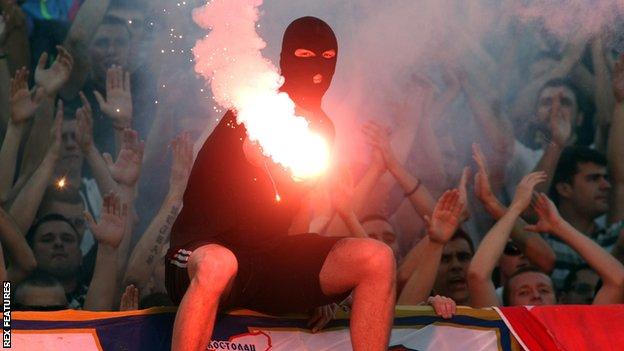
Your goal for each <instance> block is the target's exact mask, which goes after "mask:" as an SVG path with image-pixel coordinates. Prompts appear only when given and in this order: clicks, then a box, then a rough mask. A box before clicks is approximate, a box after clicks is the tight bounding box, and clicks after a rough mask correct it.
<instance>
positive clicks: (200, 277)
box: [188, 244, 238, 290]
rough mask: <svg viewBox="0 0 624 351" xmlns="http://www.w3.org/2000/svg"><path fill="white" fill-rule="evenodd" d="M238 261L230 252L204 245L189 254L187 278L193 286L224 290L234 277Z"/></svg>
mask: <svg viewBox="0 0 624 351" xmlns="http://www.w3.org/2000/svg"><path fill="white" fill-rule="evenodd" d="M237 271H238V261H237V260H236V256H234V254H233V253H232V251H230V250H228V249H226V248H225V247H223V246H220V245H214V244H211V245H205V246H202V247H199V248H197V249H196V250H195V251H193V253H192V254H191V257H190V258H189V264H188V273H189V278H190V279H191V282H192V283H193V284H199V285H200V286H206V287H212V288H216V289H219V290H222V289H225V287H226V286H227V285H228V284H229V283H230V281H231V280H233V279H234V277H236V272H237Z"/></svg>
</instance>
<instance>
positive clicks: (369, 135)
mask: <svg viewBox="0 0 624 351" xmlns="http://www.w3.org/2000/svg"><path fill="white" fill-rule="evenodd" d="M362 132H363V133H364V135H365V136H366V139H367V142H368V144H370V145H371V146H372V147H373V148H374V150H377V151H378V152H379V153H380V154H381V156H382V158H383V160H384V162H385V164H386V166H388V165H389V164H390V163H392V162H395V161H396V157H395V155H394V151H393V150H392V145H391V144H390V130H389V129H388V128H386V127H383V126H381V125H380V124H378V123H376V122H374V121H368V122H366V123H364V125H363V126H362Z"/></svg>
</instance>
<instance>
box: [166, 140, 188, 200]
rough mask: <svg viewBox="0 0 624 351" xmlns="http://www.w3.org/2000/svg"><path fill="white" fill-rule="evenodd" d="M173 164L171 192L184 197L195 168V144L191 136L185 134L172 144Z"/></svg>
mask: <svg viewBox="0 0 624 351" xmlns="http://www.w3.org/2000/svg"><path fill="white" fill-rule="evenodd" d="M171 150H172V154H173V162H172V163H171V176H170V178H169V192H170V193H172V194H175V195H178V196H182V195H184V191H185V190H186V183H187V181H188V177H189V175H190V174H191V169H192V168H193V142H192V141H191V134H190V133H188V132H184V133H182V134H180V135H178V136H177V137H175V139H173V141H172V142H171Z"/></svg>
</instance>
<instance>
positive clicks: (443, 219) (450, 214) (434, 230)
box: [424, 189, 465, 245]
mask: <svg viewBox="0 0 624 351" xmlns="http://www.w3.org/2000/svg"><path fill="white" fill-rule="evenodd" d="M464 206H465V203H463V202H462V201H461V196H460V194H459V190H457V189H453V190H447V191H445V192H444V194H442V196H441V197H440V199H439V200H438V203H436V206H435V208H434V209H433V214H432V215H431V217H429V216H425V217H424V218H425V222H427V235H428V236H429V239H430V240H431V241H433V242H436V243H439V244H442V245H444V244H446V243H447V242H448V241H449V240H450V239H451V237H452V236H453V234H454V233H455V231H456V230H457V228H458V227H459V223H460V222H461V215H462V212H463V211H464Z"/></svg>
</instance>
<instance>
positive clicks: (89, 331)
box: [11, 312, 104, 351]
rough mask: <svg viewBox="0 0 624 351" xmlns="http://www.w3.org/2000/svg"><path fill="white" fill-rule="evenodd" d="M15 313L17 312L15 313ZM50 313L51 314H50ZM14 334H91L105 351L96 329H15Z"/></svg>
mask: <svg viewBox="0 0 624 351" xmlns="http://www.w3.org/2000/svg"><path fill="white" fill-rule="evenodd" d="M14 313H15V312H14ZM48 313H49V312H48ZM11 333H13V334H91V336H93V340H94V341H95V345H96V346H97V348H98V350H100V351H104V349H103V348H102V344H100V338H99V337H98V335H97V331H96V330H95V328H67V329H13V330H12V331H11Z"/></svg>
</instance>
